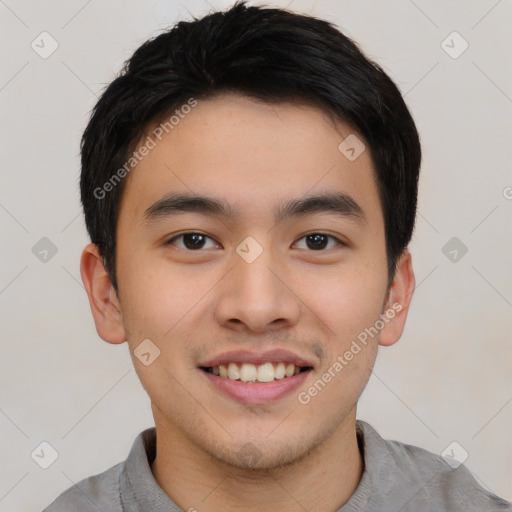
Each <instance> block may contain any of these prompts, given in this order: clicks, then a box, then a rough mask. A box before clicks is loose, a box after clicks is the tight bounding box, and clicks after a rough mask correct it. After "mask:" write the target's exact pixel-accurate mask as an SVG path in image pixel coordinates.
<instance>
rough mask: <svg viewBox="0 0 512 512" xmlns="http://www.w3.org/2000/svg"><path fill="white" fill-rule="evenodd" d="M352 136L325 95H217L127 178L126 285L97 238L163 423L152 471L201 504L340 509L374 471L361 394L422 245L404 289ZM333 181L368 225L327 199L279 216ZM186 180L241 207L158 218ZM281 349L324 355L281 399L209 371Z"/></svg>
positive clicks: (114, 327) (88, 282)
mask: <svg viewBox="0 0 512 512" xmlns="http://www.w3.org/2000/svg"><path fill="white" fill-rule="evenodd" d="M148 133H150V131H149V132H148ZM351 133H355V132H354V130H353V129H351V128H350V127H349V126H347V125H346V124H344V123H341V122H337V123H334V122H333V121H332V120H331V119H330V118H329V117H328V116H326V115H325V114H324V113H323V112H322V111H320V110H319V109H317V108H314V107H312V106H305V105H302V106H300V105H297V104H291V103H281V104H278V105H268V104H265V103H261V102H258V101H255V100H252V99H249V98H246V97H244V96H239V95H224V96H222V97H219V98H217V99H214V100H203V101H199V102H198V105H197V106H196V107H195V108H194V109H192V111H191V112H190V113H189V114H187V116H186V117H185V118H184V119H182V120H181V121H180V123H179V124H178V125H177V126H175V128H174V129H173V130H172V131H170V132H169V133H168V134H166V135H165V136H164V138H163V139H162V141H161V142H159V143H158V145H157V146H156V147H155V148H154V149H152V150H151V151H150V153H149V154H148V155H147V156H146V157H145V158H144V159H143V160H142V161H141V162H140V163H139V164H138V166H137V167H136V169H135V170H134V171H133V172H132V173H131V174H130V175H129V177H128V178H127V183H126V188H125V191H124V195H123V198H122V202H121V206H120V215H119V221H118V229H117V260H116V263H117V279H118V283H119V296H118V295H116V293H115V291H114V289H113V287H112V283H111V281H110V279H109V276H108V274H107V273H106V271H105V269H104V267H103V265H102V261H101V257H100V255H99V253H98V249H97V247H96V246H95V245H93V244H90V245H88V246H87V247H86V248H85V249H84V251H83V254H82V260H81V274H82V279H83V282H84V285H85V288H86V290H87V294H88V296H89V301H90V305H91V309H92V313H93V316H94V320H95V324H96V329H97V331H98V334H99V336H100V337H101V338H102V339H104V340H105V341H107V342H108V343H114V344H117V343H123V342H125V341H127V342H128V344H129V347H130V351H131V353H132V359H133V363H134V366H135V369H136V371H137V373H138V375H139V378H140V380H141V382H142V385H143V386H144V388H145V389H146V391H147V393H148V395H149V397H150V399H151V404H152V411H153V415H154V420H155V426H156V431H157V456H156V459H155V461H154V462H153V464H152V467H151V469H152V472H153V474H154V476H155V479H156V480H157V482H158V483H159V485H160V486H161V487H162V489H163V490H164V491H165V492H166V493H167V494H168V495H169V496H170V497H171V498H172V499H173V500H174V501H175V502H176V503H177V504H178V505H179V506H180V507H182V508H183V509H184V510H189V509H191V508H193V509H196V510H199V511H205V510H207V511H221V510H222V511H231V510H246V511H257V510H258V511H261V510H273V509H275V510H283V511H303V510H308V511H322V512H323V511H326V510H337V509H338V508H339V507H341V506H342V505H343V504H344V503H346V501H347V500H348V499H349V497H350V496H351V495H352V494H353V492H354V491H355V489H356V488H357V485H358V483H359V481H360V478H361V475H362V472H363V469H364V463H363V459H362V457H361V454H360V452H359V449H358V446H357V438H356V430H355V421H356V405H357V400H358V399H359V396H360V395H361V393H362V391H363V389H364V387H365V386H366V384H367V382H368V379H369V377H370V374H371V371H372V368H373V365H374V362H375V358H376V355H377V350H378V345H379V344H380V345H383V346H389V345H392V344H393V343H395V342H396V341H398V339H399V338H400V336H401V334H402V331H403V328H404V324H405V321H406V317H407V312H408V309H409V304H410V300H411V297H412V293H413V290H414V285H415V280H414V273H413V270H412V265H411V255H410V253H409V251H408V250H405V251H404V252H403V254H402V256H401V258H400V260H399V263H398V266H397V271H396V274H395V276H394V280H393V282H392V284H391V287H390V288H388V287H387V270H386V252H385V232H384V219H383V214H382V209H381V204H380V201H379V197H378V191H377V186H376V182H375V178H374V171H373V168H372V162H371V158H370V155H369V151H364V152H363V153H362V154H361V156H359V157H358V158H357V159H356V160H354V161H349V160H348V159H347V158H346V157H345V156H344V155H343V154H342V153H341V152H340V151H339V150H338V145H339V144H340V142H341V141H342V140H343V139H345V137H347V136H348V135H349V134H351ZM359 138H360V139H362V137H361V136H359ZM333 191H339V192H344V193H346V194H349V195H350V196H351V197H352V198H353V199H354V200H355V201H356V202H357V203H358V204H359V205H360V207H361V208H362V210H363V212H364V214H365V216H366V222H365V223H359V222H356V221H355V220H353V219H349V218H346V219H343V218H340V217H337V216H335V215H332V214H329V213H315V214H309V215H306V216H305V217H297V218H289V219H286V220H284V221H281V222H280V223H278V224H275V222H274V218H273V210H274V208H275V207H276V206H277V205H278V204H280V203H281V202H282V201H285V200H288V199H293V198H301V197H303V196H305V195H307V194H312V193H320V192H333ZM169 192H185V193H190V192H193V193H194V194H204V195H210V196H214V197H217V198H221V199H224V200H226V201H228V202H229V203H231V204H232V206H233V207H234V208H236V209H237V210H238V211H239V212H238V215H237V216H236V217H234V218H230V219H222V220H221V219H218V218H215V217H211V216H206V215H202V214H199V213H186V214H180V215H177V216H173V217H162V218H161V219H160V220H159V221H158V222H157V223H154V224H148V223H146V222H145V221H144V212H145V210H146V208H148V207H149V206H150V205H152V204H153V203H155V202H156V201H158V200H159V199H160V198H162V197H163V196H164V195H165V194H167V193H169ZM191 231H192V232H200V233H202V234H205V235H207V236H208V237H210V238H206V239H205V241H204V245H203V247H202V248H199V249H193V248H192V249H190V248H188V249H187V246H186V245H185V242H184V239H183V238H178V239H175V240H174V242H173V244H174V245H173V244H170V245H169V244H168V245H166V242H167V241H168V240H169V239H170V238H172V237H173V236H176V235H178V234H180V233H183V232H191ZM319 232H320V233H325V234H328V235H330V236H333V237H336V238H338V239H339V240H341V241H344V242H345V243H346V245H345V246H343V245H338V244H337V242H336V240H335V239H327V240H330V241H329V242H328V245H327V247H325V248H322V249H315V247H314V246H311V245H308V244H307V240H306V238H304V237H305V235H307V234H312V233H319ZM248 236H251V237H253V238H254V239H255V240H256V241H257V242H258V243H259V245H260V246H261V248H262V249H263V252H262V254H261V255H260V256H259V257H258V258H257V259H256V260H255V261H254V262H252V263H250V264H249V263H247V262H246V261H245V260H244V259H242V258H241V257H240V256H239V255H238V254H237V252H236V248H237V246H238V245H239V244H240V243H241V242H242V241H243V240H244V239H245V238H246V237H248ZM189 247H190V246H189ZM391 304H395V305H396V304H400V305H401V310H400V311H399V312H398V313H396V314H395V316H394V318H393V319H392V320H390V321H389V322H388V323H386V324H385V327H384V328H383V329H382V330H381V331H380V333H379V335H377V336H375V337H373V338H369V342H368V344H367V346H365V347H364V348H363V349H362V350H361V351H360V352H359V353H358V354H357V355H356V356H354V358H353V359H352V360H351V361H350V362H349V364H347V365H346V366H345V367H344V368H343V370H342V371H341V372H339V373H337V374H336V377H335V378H333V379H332V380H331V382H329V383H328V385H326V386H325V388H324V389H323V390H322V391H321V392H320V393H318V395H317V396H315V397H314V398H312V399H311V401H310V402H309V403H308V404H307V405H303V404H301V403H300V402H299V401H298V399H297V396H298V394H299V392H301V391H305V390H307V389H308V388H309V387H310V386H311V385H312V384H313V383H314V382H315V381H316V380H317V379H318V378H320V377H321V376H322V375H323V374H324V373H325V372H327V370H328V369H329V367H331V366H332V364H333V362H334V361H335V360H336V358H337V357H338V356H340V355H343V354H344V353H345V352H346V351H347V350H348V349H349V347H350V345H351V343H352V341H353V340H354V339H356V338H357V335H358V334H359V333H361V332H362V331H364V329H365V328H367V327H370V326H373V325H374V324H375V322H376V320H378V319H379V315H380V314H382V313H383V312H384V311H385V309H386V308H389V307H391ZM147 338H149V339H150V340H151V341H152V342H153V343H154V344H155V345H156V346H158V348H159V349H160V356H159V357H158V358H156V359H155V361H154V362H153V363H151V364H150V365H149V366H145V365H144V364H142V363H141V361H139V359H138V358H137V357H135V356H134V355H133V351H134V350H135V348H136V347H137V346H138V345H139V344H140V343H141V341H142V340H144V339H147ZM273 348H284V349H288V350H290V351H292V352H294V353H296V354H298V355H300V356H302V357H304V358H306V359H308V360H310V361H312V362H313V364H314V367H315V368H314V370H313V371H312V372H311V373H310V375H309V376H308V378H307V379H306V381H305V382H304V383H303V385H301V386H300V388H299V389H298V390H296V391H293V392H292V393H290V394H289V395H287V396H285V397H284V398H281V399H279V400H277V401H276V402H274V403H271V404H262V405H250V406H249V405H242V404H240V403H238V402H236V401H235V400H233V399H231V398H228V397H226V396H224V395H222V394H221V393H220V392H218V391H216V390H215V389H214V388H213V387H212V386H211V384H210V383H209V382H208V381H207V379H205V378H204V375H203V374H202V371H201V370H199V369H198V368H197V366H198V364H199V363H200V362H204V361H205V360H206V359H210V358H212V357H214V356H217V355H219V354H221V353H223V352H225V351H229V350H236V349H248V350H251V351H254V352H258V351H264V350H268V349H273ZM248 442H251V443H252V444H253V445H254V446H255V447H256V449H257V450H258V452H257V453H258V455H259V458H258V459H257V461H256V463H251V461H249V460H247V459H244V458H243V457H241V456H240V453H241V452H240V450H242V448H243V447H244V446H245V445H246V444H247V443H248ZM242 453H243V452H242Z"/></svg>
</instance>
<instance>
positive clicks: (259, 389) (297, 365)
mask: <svg viewBox="0 0 512 512" xmlns="http://www.w3.org/2000/svg"><path fill="white" fill-rule="evenodd" d="M198 370H199V371H200V372H201V373H202V375H204V376H205V377H206V379H207V381H208V383H209V384H210V385H211V386H212V387H213V389H214V390H215V391H220V392H221V393H222V394H223V395H227V396H228V397H230V398H231V399H234V400H235V401H237V402H239V403H241V404H244V405H246V404H251V405H262V404H267V403H269V402H275V401H276V400H279V399H280V398H283V397H284V396H285V395H288V394H289V393H291V392H292V391H293V390H295V389H297V388H298V387H299V386H300V385H301V384H302V383H303V382H304V381H305V380H306V379H307V378H308V376H309V375H310V374H311V373H312V372H313V370H314V367H313V364H312V363H310V362H309V361H306V360H305V359H302V358H300V357H298V356H296V355H294V354H292V353H290V352H288V351H281V350H275V351H272V352H267V353H265V354H259V355H257V354H253V353H250V352H245V351H243V352H240V351H238V352H231V353H228V354H224V355H223V356H220V357H218V358H215V359H212V360H210V361H206V362H205V363H202V364H201V365H199V367H198Z"/></svg>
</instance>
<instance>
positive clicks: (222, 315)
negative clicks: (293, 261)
mask: <svg viewBox="0 0 512 512" xmlns="http://www.w3.org/2000/svg"><path fill="white" fill-rule="evenodd" d="M249 261H250V260H246V259H244V258H243V257H241V256H240V255H239V254H238V253H234V254H233V266H232V267H231V271H230V272H229V273H228V274H227V275H226V277H225V278H224V279H223V280H222V281H221V283H219V287H218V289H217V292H218V297H217V302H216V308H215V315H216V318H217V321H218V322H219V324H220V325H222V326H224V327H228V328H230V329H233V330H237V331H243V330H248V331H252V332H254V333H262V332H265V331H272V330H276V329H282V328H283V327H290V326H293V325H295V324H296V323H297V322H298V320H299V315H300V310H301V300H300V298H299V297H298V296H297V295H296V292H295V291H294V286H293V280H292V275H291V272H290V268H289V267H288V270H287V269H286V266H285V265H284V263H283V262H282V261H279V260H278V259H277V258H276V257H275V256H273V255H272V251H271V250H270V249H265V248H264V249H263V251H262V253H261V254H260V255H259V256H258V257H257V258H256V259H255V260H254V261H252V262H249Z"/></svg>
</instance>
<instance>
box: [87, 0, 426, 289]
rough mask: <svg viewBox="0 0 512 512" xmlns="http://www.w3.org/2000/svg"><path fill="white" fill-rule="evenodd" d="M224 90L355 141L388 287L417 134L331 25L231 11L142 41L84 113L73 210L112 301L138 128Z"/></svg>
mask: <svg viewBox="0 0 512 512" xmlns="http://www.w3.org/2000/svg"><path fill="white" fill-rule="evenodd" d="M230 92H234V93H239V94H243V95H245V96H248V97H251V98H254V99H258V100H263V101H265V102H267V103H280V102H299V103H302V104H309V105H313V106H316V107H318V108H320V109H322V110H323V111H324V112H325V113H327V114H329V115H330V116H331V117H332V118H334V119H339V120H341V121H344V122H345V123H347V124H348V125H349V126H351V127H352V128H353V129H354V130H356V131H357V132H358V133H359V134H360V135H362V136H363V137H364V139H365V141H366V143H367V144H368V146H369V149H370V155H371V157H372V163H373V167H374V169H375V175H376V176H375V177H376V182H377V187H378V191H379V197H380V200H381V206H382V211H383V217H384V222H385V230H386V254H387V267H388V286H389V285H390V284H391V282H392V280H393V277H394V274H395V270H396V264H397V261H398V258H399V257H400V255H401V254H402V252H403V250H404V249H405V248H406V247H407V245H408V244H409V242H410V240H411V237H412V233H413V229H414V223H415V217H416V205H417V195H418V178H419V169H420V163H421V147H420V141H419V136H418V132H417V130H416V127H415V124H414V121H413V119H412V117H411V114H410V112H409V110H408V108H407V106H406V104H405V102H404V100H403V98H402V95H401V94H400V91H399V90H398V88H397V86H396V85H395V84H394V83H393V81H392V80H391V79H390V78H389V77H388V75H387V74H386V73H385V72H384V71H383V70H382V69H381V68H380V67H379V66H378V65H377V64H376V63H374V62H373V61H371V60H370V59H369V58H367V57H366V56H365V55H364V54H363V53H362V51H361V50H360V49H359V48H358V46H357V45H356V43H354V42H353V41H352V40H351V39H349V38H348V37H347V36H345V35H344V34H342V33H341V32H340V30H339V29H338V28H336V27H335V26H334V25H333V24H331V23H330V22H328V21H325V20H321V19H318V18H315V17H313V16H308V15H302V14H298V13H294V12H291V11H288V10H284V9H277V8H267V7H266V6H258V7H256V6H247V5H246V3H245V1H238V2H236V3H235V4H234V5H233V6H232V7H231V8H229V9H227V10H226V11H217V12H213V13H210V14H208V15H206V16H204V17H202V18H200V19H197V18H193V20H192V21H180V22H179V23H177V24H176V25H175V26H174V27H172V28H171V29H169V30H166V31H164V32H163V33H161V34H159V35H158V36H156V37H154V38H152V39H150V40H148V41H146V42H145V43H143V44H142V45H141V46H140V47H139V48H138V49H137V50H136V51H135V53H134V54H133V56H132V57H131V58H130V59H129V60H127V61H126V62H125V65H124V67H123V69H122V71H121V72H120V73H119V75H118V76H117V78H116V79H115V80H114V81H113V82H112V83H111V84H110V85H109V86H108V87H107V88H106V89H105V91H104V92H103V94H102V96H101V98H100V99H99V100H98V102H97V104H96V106H95V107H94V109H93V111H92V115H91V118H90V121H89V123H88V125H87V127H86V129H85V131H84V134H83V137H82V141H81V166H82V168H81V178H80V192H81V201H82V205H83V209H84V214H85V222H86V226H87V230H88V232H89V235H90V237H91V242H92V243H94V244H96V245H97V246H98V249H99V252H100V255H101V257H102V260H103V264H104V266H105V269H106V271H107V272H108V274H109V276H110V278H111V281H112V284H113V286H114V289H115V290H116V292H117V291H118V283H117V279H116V229H117V219H118V214H119V207H120V204H121V197H122V192H123V188H124V187H123V185H124V182H125V181H126V180H122V179H121V178H122V177H124V176H125V175H126V174H127V173H128V172H129V171H130V168H129V167H127V165H126V163H127V161H129V160H130V157H131V156H133V155H132V152H133V151H134V149H135V148H136V147H137V145H138V144H139V143H140V141H141V139H142V137H143V136H144V135H145V134H146V130H147V128H148V126H150V125H151V124H153V123H155V122H156V121H158V120H161V119H163V118H164V117H165V116H167V115H169V114H170V113H172V112H173V111H175V109H177V108H179V107H180V106H183V105H186V104H187V103H189V104H190V102H191V99H192V101H197V100H201V99H212V98H215V97H216V96H219V95H221V94H223V93H230ZM132 163H133V162H132ZM131 165H132V164H130V166H131ZM121 169H124V171H121Z"/></svg>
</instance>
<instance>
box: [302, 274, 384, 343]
mask: <svg viewBox="0 0 512 512" xmlns="http://www.w3.org/2000/svg"><path fill="white" fill-rule="evenodd" d="M381 266H382V265H379V266H378V267H377V266H374V267H372V266H361V265H358V266H355V265H354V266H347V267H344V268H341V267H340V268H338V269H334V268H333V270H332V272H331V271H330V272H329V273H328V274H326V273H325V272H324V273H322V275H317V276H316V278H315V279H314V280H313V282H314V286H312V285H311V281H310V282H309V291H308V293H307V294H306V297H309V298H308V300H307V304H308V306H309V307H310V308H311V309H313V311H314V312H315V314H316V315H317V316H318V317H320V318H321V319H322V320H323V321H324V322H325V323H326V324H327V326H329V328H330V329H331V331H328V332H330V335H331V336H332V335H333V333H335V335H336V336H337V339H339V340H344V341H350V340H351V339H352V338H353V337H355V336H357V335H358V334H359V333H360V332H361V331H362V330H364V329H365V328H366V327H369V326H371V325H373V324H374V323H375V321H376V320H377V319H378V318H379V314H380V313H381V309H382V302H383V300H384V296H385V290H386V282H387V279H386V277H387V276H386V275H385V269H384V268H382V269H381V268H380V267H381ZM383 272H384V274H383ZM307 287H308V285H306V283H303V289H304V290H306V288H307Z"/></svg>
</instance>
